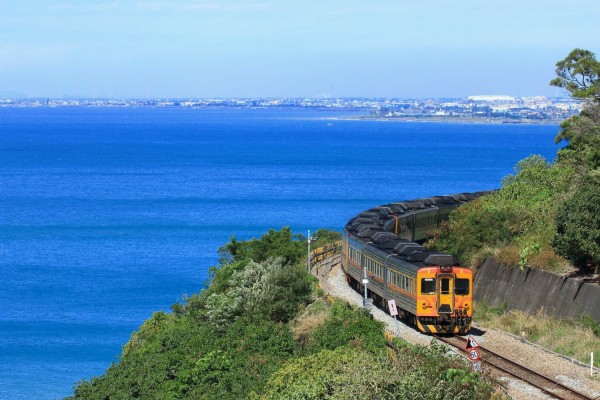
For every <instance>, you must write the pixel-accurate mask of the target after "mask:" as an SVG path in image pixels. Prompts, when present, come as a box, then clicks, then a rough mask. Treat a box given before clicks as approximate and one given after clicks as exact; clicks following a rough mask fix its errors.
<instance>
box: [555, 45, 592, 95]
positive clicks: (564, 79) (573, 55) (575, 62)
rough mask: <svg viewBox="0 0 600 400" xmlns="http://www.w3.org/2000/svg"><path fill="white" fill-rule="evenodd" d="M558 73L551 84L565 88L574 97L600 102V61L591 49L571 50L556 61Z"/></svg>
mask: <svg viewBox="0 0 600 400" xmlns="http://www.w3.org/2000/svg"><path fill="white" fill-rule="evenodd" d="M556 75H557V77H556V78H555V79H553V80H552V81H551V82H550V84H551V85H553V86H558V87H561V88H565V89H566V90H568V91H569V92H570V93H571V96H573V97H574V98H577V99H593V100H594V101H596V102H600V62H598V61H596V58H595V55H594V53H592V52H591V51H589V50H583V49H574V50H573V51H571V52H570V53H569V55H568V56H567V57H565V58H564V59H563V60H561V61H559V62H557V63H556Z"/></svg>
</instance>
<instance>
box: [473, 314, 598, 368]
mask: <svg viewBox="0 0 600 400" xmlns="http://www.w3.org/2000/svg"><path fill="white" fill-rule="evenodd" d="M474 310H475V315H474V319H476V320H477V323H478V324H479V325H481V326H482V327H484V328H497V329H501V330H503V331H507V332H510V333H513V334H515V335H517V336H519V337H523V338H525V339H527V340H529V341H531V342H534V343H537V344H539V345H541V346H543V347H545V348H547V349H550V350H553V351H555V352H557V353H559V354H564V355H566V356H569V357H573V358H575V359H577V360H579V361H581V362H583V363H588V364H589V362H590V352H592V351H593V352H594V353H596V354H597V353H598V352H600V324H598V323H597V322H595V321H594V320H592V319H591V318H590V317H588V316H583V317H581V318H580V319H579V320H578V321H567V320H557V319H555V318H551V317H548V316H547V315H545V314H544V311H543V310H540V311H539V312H538V313H537V314H536V315H529V314H526V313H524V312H521V311H514V310H511V311H506V305H502V306H500V307H490V306H489V305H488V304H486V303H484V302H477V304H476V305H475V307H474ZM594 364H595V365H596V366H599V367H600V360H594Z"/></svg>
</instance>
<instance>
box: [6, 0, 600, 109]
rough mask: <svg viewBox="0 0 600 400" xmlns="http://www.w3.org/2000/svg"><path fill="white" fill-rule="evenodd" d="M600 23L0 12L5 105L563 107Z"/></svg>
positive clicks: (107, 5) (191, 8)
mask: <svg viewBox="0 0 600 400" xmlns="http://www.w3.org/2000/svg"><path fill="white" fill-rule="evenodd" d="M599 19H600V1H598V0H520V1H515V0H503V1H500V0H485V1H482V0H477V1H473V0H462V1H454V0H448V1H444V0H437V1H435V0H412V1H405V0H394V1H388V0H378V1H365V0H361V1H355V0H346V1H342V0H339V1H338V0H329V1H328V0H320V1H313V0H302V1H296V0H288V1H270V0H265V1H261V0H257V1H254V0H244V1H241V0H235V1H227V0H221V1H212V0H206V1H160V0H157V1H135V0H131V1H100V0H97V1H94V0H78V1H61V0H55V1H26V0H23V1H2V0H0V93H11V92H12V93H21V94H24V95H27V96H30V97H37V96H49V97H62V96H81V97H84V96H85V97H108V96H109V95H112V97H113V98H127V97H304V96H306V97H316V96H320V95H325V94H331V95H332V96H335V97H346V96H368V97H376V96H381V97H421V98H422V97H463V96H468V95H472V94H508V95H516V96H527V95H548V96H555V95H560V94H562V93H563V92H561V91H560V90H558V89H556V88H552V87H549V86H548V82H549V81H550V80H551V79H552V78H553V75H554V64H555V63H556V61H558V60H560V59H562V58H564V57H565V56H566V55H567V54H568V53H569V51H570V50H572V49H573V48H575V47H581V48H586V49H588V50H591V51H594V52H596V53H600V23H598V20H599Z"/></svg>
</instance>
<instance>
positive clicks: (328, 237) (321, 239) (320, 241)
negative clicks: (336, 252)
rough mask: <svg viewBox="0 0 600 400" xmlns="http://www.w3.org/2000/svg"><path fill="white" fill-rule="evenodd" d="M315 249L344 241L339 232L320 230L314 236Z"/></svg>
mask: <svg viewBox="0 0 600 400" xmlns="http://www.w3.org/2000/svg"><path fill="white" fill-rule="evenodd" d="M311 236H312V238H313V241H314V242H313V245H314V248H317V247H320V246H325V245H326V244H329V243H334V242H338V241H340V240H342V235H341V234H340V233H339V232H338V231H330V230H327V229H319V230H317V231H316V232H314V233H313V234H312V235H311Z"/></svg>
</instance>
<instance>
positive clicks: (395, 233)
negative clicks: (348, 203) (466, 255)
mask: <svg viewBox="0 0 600 400" xmlns="http://www.w3.org/2000/svg"><path fill="white" fill-rule="evenodd" d="M486 193H488V192H478V193H463V194H459V195H452V196H437V197H432V198H428V199H418V200H413V201H409V202H399V203H391V204H387V205H384V206H379V207H375V208H373V209H370V210H367V211H364V212H362V213H360V214H359V215H358V216H357V217H355V218H353V219H351V220H350V221H349V222H348V224H347V225H346V227H345V228H344V231H343V234H342V268H343V269H344V272H345V273H346V279H347V281H348V283H349V284H350V285H351V286H352V287H354V288H355V289H356V290H358V291H359V292H361V293H363V294H364V286H363V285H362V282H363V279H365V278H366V279H367V280H368V285H367V291H368V293H367V294H368V297H371V298H372V299H373V302H374V303H375V304H377V305H379V306H380V307H384V308H386V307H387V304H388V301H389V300H391V299H394V300H395V302H396V307H397V309H398V312H399V313H400V316H401V317H403V318H404V319H406V320H408V321H409V322H411V323H413V324H414V325H415V326H416V327H417V328H418V329H419V330H420V331H422V332H427V333H453V334H465V333H467V332H468V331H469V329H470V328H471V321H472V320H471V318H472V315H473V272H472V271H471V270H470V269H469V268H465V267H461V266H459V265H457V264H456V263H455V261H454V258H453V257H452V256H451V255H449V254H444V253H441V252H438V251H435V250H430V249H425V248H424V247H423V246H421V245H420V244H419V243H418V242H419V241H421V240H424V239H425V238H426V237H427V235H428V233H430V232H431V231H432V230H433V229H435V228H437V227H438V226H439V224H440V223H441V222H442V221H444V220H446V219H447V218H448V215H449V213H450V211H451V210H452V209H453V208H456V207H458V206H460V205H461V204H463V203H465V202H468V201H471V200H474V199H476V198H478V197H480V196H481V195H484V194H486Z"/></svg>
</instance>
